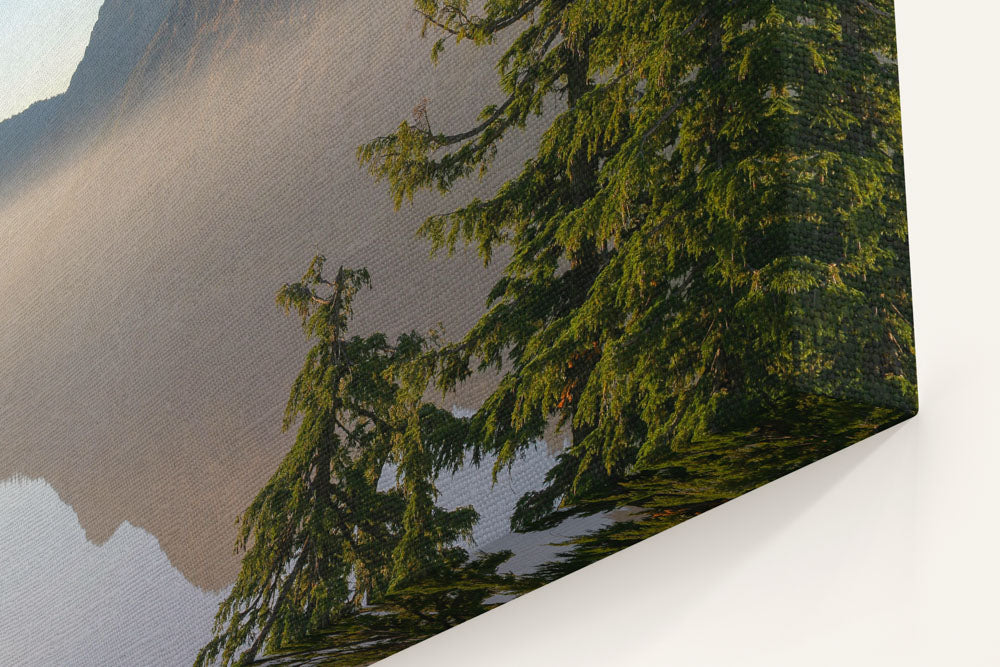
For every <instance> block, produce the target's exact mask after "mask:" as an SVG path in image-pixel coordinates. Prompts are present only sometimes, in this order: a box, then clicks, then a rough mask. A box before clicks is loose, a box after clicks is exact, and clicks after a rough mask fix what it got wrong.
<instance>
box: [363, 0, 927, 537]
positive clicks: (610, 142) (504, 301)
mask: <svg viewBox="0 0 1000 667" xmlns="http://www.w3.org/2000/svg"><path fill="white" fill-rule="evenodd" d="M415 5H416V8H417V11H419V12H420V13H421V14H422V15H423V16H424V18H425V30H427V29H429V30H436V31H439V32H440V33H441V37H440V38H439V39H438V40H437V41H436V42H435V45H434V47H433V49H432V57H433V58H434V59H437V58H438V57H440V56H441V54H442V53H443V51H444V50H445V47H446V44H447V43H448V41H449V40H452V39H453V40H454V41H455V42H463V41H466V40H468V41H471V42H473V43H474V44H477V45H486V44H492V43H496V42H499V41H502V42H503V43H505V44H508V45H509V46H508V47H507V48H506V50H505V51H504V52H503V55H502V56H501V57H500V59H499V61H498V63H497V70H498V76H499V83H500V87H501V88H502V90H503V92H504V94H505V95H506V99H504V100H503V101H502V102H501V103H499V104H496V105H491V106H487V107H485V108H484V109H483V111H482V113H481V115H480V117H479V119H478V121H477V122H476V124H475V125H474V126H473V127H471V128H469V129H468V130H465V131H454V132H450V131H444V130H442V129H440V128H436V127H435V124H434V122H433V108H434V104H433V102H431V103H430V104H428V105H426V106H425V105H422V106H421V107H419V110H418V112H417V113H416V117H415V118H414V120H413V121H408V122H404V123H403V124H402V125H401V126H400V127H399V128H398V129H397V130H396V131H395V132H394V133H392V134H390V135H388V136H385V137H381V138H378V139H376V140H374V141H372V142H371V143H369V144H367V145H365V146H363V147H362V148H361V149H359V159H360V160H361V161H362V162H363V163H364V164H366V165H367V166H368V168H369V169H370V171H371V173H372V174H373V175H374V176H375V177H377V178H378V179H385V180H386V181H387V182H388V184H389V187H390V191H391V194H392V196H393V198H394V200H395V202H396V205H397V206H399V205H401V204H402V203H403V202H404V201H405V200H407V199H410V198H412V197H413V196H414V194H415V193H416V192H418V191H419V190H421V189H425V188H431V189H438V190H441V191H445V192H446V191H448V190H450V189H451V188H452V187H453V185H454V184H455V182H456V181H457V180H458V179H461V178H464V177H467V176H469V175H471V174H473V173H476V172H479V173H482V172H483V171H484V170H487V169H489V168H490V165H491V163H492V161H493V160H494V159H495V157H496V155H497V153H498V151H499V149H500V144H501V142H502V140H503V139H504V138H505V137H506V136H507V134H508V133H509V132H511V131H515V130H517V129H519V128H523V127H524V126H525V125H526V123H527V122H528V121H529V119H530V118H531V117H533V116H543V115H545V114H549V116H548V117H549V118H551V123H550V125H549V127H548V129H547V131H546V132H545V134H544V136H543V138H542V140H541V142H540V145H539V147H538V151H537V154H536V155H534V156H533V157H532V158H531V159H530V160H528V161H527V163H526V164H525V167H524V169H523V171H522V172H521V173H520V174H519V175H518V176H516V177H515V178H513V179H511V180H510V181H508V182H507V183H505V184H504V185H503V186H502V187H500V188H499V189H498V190H497V191H496V193H495V194H494V195H493V196H492V197H490V198H488V199H486V200H479V199H477V200H473V201H471V202H468V203H467V204H466V205H464V206H461V207H460V208H458V209H457V210H455V211H453V212H450V213H447V214H443V215H436V216H432V217H430V218H429V219H427V220H426V221H425V222H424V223H423V225H422V226H421V227H420V233H421V234H422V235H423V236H425V237H427V238H428V239H429V240H430V242H431V243H432V245H433V247H434V248H435V249H445V250H448V251H451V250H453V249H454V248H455V247H456V246H457V245H459V244H463V243H464V244H471V245H474V246H476V247H477V248H478V251H479V253H480V255H481V256H482V258H483V260H484V262H486V263H489V262H491V261H492V259H493V257H494V252H495V250H496V249H497V248H498V247H499V246H508V247H509V248H510V250H511V253H512V254H511V258H510V260H509V261H508V263H507V264H506V266H505V267H504V274H503V277H502V278H501V279H500V280H499V282H498V283H497V284H496V285H495V287H494V289H493V291H492V293H491V294H490V297H489V309H488V311H487V312H486V314H485V315H484V316H483V317H482V318H481V319H480V320H479V322H478V323H477V324H476V325H475V326H474V327H473V328H472V330H471V331H469V332H468V334H467V335H466V336H465V337H464V339H462V340H461V341H458V342H456V343H454V344H452V345H448V346H445V347H444V348H442V349H440V350H439V351H437V352H435V354H434V364H435V365H436V370H435V373H436V376H437V382H438V384H439V386H440V387H441V388H442V389H444V390H445V391H448V390H452V389H454V388H455V387H456V386H457V384H458V383H459V382H460V381H462V380H463V379H465V378H467V377H468V376H469V375H471V374H472V373H474V372H477V371H483V370H487V369H497V370H499V371H500V373H501V377H500V381H499V386H498V388H497V389H496V391H494V392H493V394H492V395H491V396H490V397H489V398H488V399H487V400H486V402H485V404H484V405H483V406H482V408H481V409H480V410H479V412H478V414H477V415H476V417H475V419H474V424H473V431H474V434H475V437H474V438H473V441H474V443H475V445H476V446H477V447H481V448H483V449H484V450H486V451H490V452H493V453H495V454H497V457H498V458H497V467H498V468H500V467H502V466H504V465H506V464H509V463H510V462H511V461H512V460H513V459H514V457H516V456H517V454H518V452H520V451H521V450H523V449H524V448H525V447H527V446H529V445H530V444H531V443H533V442H535V441H536V440H537V439H538V438H539V437H541V436H542V435H543V434H544V433H545V430H546V428H547V427H548V426H549V425H550V424H551V423H552V422H553V421H555V422H557V423H558V424H559V425H560V426H562V427H564V428H565V429H567V430H568V432H569V434H570V446H569V449H568V450H567V451H566V452H565V453H564V455H563V456H562V457H561V460H560V463H559V464H558V465H557V466H556V467H555V468H554V469H553V470H552V471H551V472H550V474H549V478H548V481H549V485H548V487H547V488H546V489H545V490H543V491H541V492H539V493H534V494H529V496H526V497H525V498H524V499H522V503H521V505H520V507H519V511H518V514H517V516H516V520H515V525H517V526H520V527H525V526H528V525H530V524H532V522H537V521H538V520H540V519H542V518H543V517H544V516H545V515H546V514H547V513H548V512H551V510H552V509H553V507H555V506H556V505H557V504H559V503H563V504H566V503H569V502H572V501H573V499H574V498H580V497H582V496H584V495H586V494H587V493H589V492H592V491H595V490H600V489H602V488H607V487H608V485H609V484H610V483H611V482H612V481H613V480H616V479H620V478H622V477H623V476H625V475H628V474H630V473H632V472H634V471H636V470H637V469H640V468H642V467H643V466H648V465H651V464H652V463H653V462H657V464H658V465H663V464H664V462H669V460H670V458H671V457H681V458H683V457H682V453H683V450H684V448H685V447H686V446H687V444H686V443H690V442H691V441H692V440H696V439H699V438H709V437H712V436H713V434H718V433H725V432H726V431H727V430H731V429H735V428H739V427H740V426H741V425H742V424H744V423H746V422H749V421H755V422H756V423H761V422H764V421H768V420H771V421H774V422H775V423H780V422H781V421H782V419H783V417H782V415H786V414H787V413H788V411H789V410H791V411H794V410H795V409H797V408H799V407H801V406H802V405H803V404H815V402H816V401H821V400H823V398H824V397H836V398H837V399H845V398H846V399H847V400H848V402H850V401H856V402H858V403H866V404H871V405H876V406H884V407H886V408H889V409H890V410H891V411H894V412H892V416H890V417H888V418H887V419H888V421H892V420H893V419H897V418H899V417H902V416H904V415H907V414H910V413H912V412H913V411H914V410H915V408H916V393H915V368H914V350H913V335H912V324H911V322H912V317H911V314H910V298H909V291H908V273H909V269H908V265H907V255H906V250H905V244H906V224H905V217H904V210H905V205H904V193H903V181H902V146H901V138H900V123H899V100H898V89H897V84H896V81H897V73H896V68H895V50H894V48H895V46H894V25H893V19H892V13H891V12H892V3H891V1H890V0H870V1H869V0H863V1H858V0H811V1H809V2H804V1H803V0H747V1H745V2H735V1H733V0H607V1H605V2H585V1H575V0H488V1H487V2H486V3H485V4H484V5H483V9H482V11H480V12H479V13H476V12H475V11H474V10H473V3H470V2H468V0H416V3H415ZM508 32H513V34H511V35H508V34H506V33H508ZM554 107H558V109H557V111H556V112H553V111H552V109H553V108H554ZM838 414H839V413H838ZM859 416H860V415H859ZM884 424H885V421H883V422H882V424H881V425H884ZM788 455H789V456H790V457H791V459H790V460H789V461H788V462H787V463H788V465H793V464H794V465H800V464H802V463H804V462H807V461H808V460H809V459H808V457H807V456H805V455H804V454H803V455H802V456H801V457H800V458H797V459H795V455H793V454H792V453H791V452H790V453H789V454H788ZM792 459H794V460H792ZM786 467H787V466H786Z"/></svg>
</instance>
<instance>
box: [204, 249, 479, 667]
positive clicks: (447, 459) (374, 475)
mask: <svg viewBox="0 0 1000 667" xmlns="http://www.w3.org/2000/svg"><path fill="white" fill-rule="evenodd" d="M324 261H325V260H324V258H323V257H321V256H320V257H317V258H315V259H314V260H313V262H312V263H311V265H310V266H309V269H308V271H307V272H306V274H305V276H304V277H303V278H302V280H301V281H300V282H298V283H295V284H291V285H285V286H284V287H283V288H282V289H281V291H280V292H279V293H278V296H277V302H278V305H279V306H280V307H281V308H282V309H284V310H285V312H286V313H292V312H294V313H295V314H296V315H298V316H299V317H300V318H301V320H302V326H303V329H304V330H305V332H306V334H307V336H308V337H309V338H312V339H314V340H315V341H316V342H315V345H314V346H313V347H312V349H310V350H309V353H308V355H307V356H306V361H305V363H304V365H303V367H302V370H301V372H300V373H299V375H298V377H297V378H296V379H295V382H294V384H293V386H292V390H291V396H290V398H289V400H288V405H287V407H286V410H285V417H284V428H286V429H288V428H291V427H292V426H293V425H294V424H295V423H296V421H298V422H299V429H298V435H297V438H296V440H295V444H294V446H293V447H292V449H291V451H290V452H289V453H288V454H287V455H286V456H285V458H284V460H283V461H282V463H281V465H280V466H279V468H278V470H277V471H276V472H275V474H274V475H273V476H272V478H271V479H270V481H269V482H268V483H267V484H266V485H265V486H264V488H263V489H262V490H261V491H260V492H259V493H258V495H257V497H256V498H255V499H254V500H253V502H252V503H251V504H250V506H249V507H248V508H247V510H246V511H245V512H244V513H243V515H242V516H241V517H240V520H239V524H240V532H239V538H238V541H237V549H238V550H240V551H243V552H244V555H243V560H242V565H241V569H240V573H239V576H238V578H237V580H236V583H235V585H234V586H233V589H232V591H231V592H230V594H229V596H228V597H227V598H226V599H225V600H224V601H223V603H222V604H221V605H220V609H219V612H218V615H217V616H216V622H215V636H214V637H213V639H212V640H211V641H210V642H209V643H208V644H207V645H206V646H205V647H204V648H203V649H202V650H201V652H200V653H199V654H198V657H197V661H196V662H195V665H196V666H197V667H201V666H202V665H208V664H214V663H215V662H216V661H219V662H221V664H223V665H230V664H236V663H240V664H243V663H247V662H251V661H252V660H253V659H254V658H255V657H256V656H257V655H258V654H259V653H260V652H261V651H262V650H264V649H267V650H268V651H274V650H277V649H278V648H280V647H281V646H283V645H286V644H287V643H289V642H292V641H296V640H299V639H301V638H302V637H304V636H306V635H307V634H309V633H314V632H317V631H319V630H322V629H324V628H326V627H328V626H330V625H331V624H333V623H335V622H336V621H338V620H341V621H342V620H343V619H345V618H347V617H350V616H351V615H356V614H359V613H362V612H363V611H364V610H365V609H366V608H367V607H368V606H370V605H372V604H375V603H376V602H377V601H378V600H380V599H381V598H383V597H384V596H385V595H387V594H388V593H390V592H392V591H393V590H394V588H395V587H396V583H397V582H400V581H402V580H403V579H405V577H404V576H403V574H402V573H403V572H404V571H408V572H410V573H412V574H414V575H416V574H418V573H419V572H420V571H422V570H424V571H426V570H433V569H434V568H435V567H439V566H440V561H442V560H447V561H448V563H449V564H451V565H456V564H459V563H458V561H464V560H465V559H467V554H466V552H465V550H464V549H463V548H461V547H459V546H455V542H456V541H457V540H458V539H459V538H461V537H463V536H468V535H469V531H470V530H471V527H472V525H473V524H474V523H475V521H476V519H477V516H476V513H475V511H474V510H473V509H472V508H468V507H465V508H459V509H455V510H450V511H447V510H444V509H441V508H440V507H437V506H436V505H435V499H436V494H437V492H436V489H435V487H434V479H435V478H436V476H437V474H438V473H440V471H441V470H442V469H444V468H446V467H451V468H454V467H455V466H456V465H458V463H457V462H456V460H457V461H461V460H462V459H463V458H464V450H463V444H464V438H465V437H466V436H467V432H466V431H465V429H464V427H463V422H462V421H461V420H459V419H457V418H455V417H452V416H451V415H450V414H449V413H447V412H445V411H443V410H440V409H438V408H435V407H434V406H430V405H424V404H422V403H421V402H420V401H419V400H416V399H411V400H407V401H405V402H404V401H400V396H399V395H400V389H399V385H398V384H397V383H396V381H395V374H396V370H395V369H396V368H397V366H398V367H401V368H405V367H406V361H407V359H408V358H411V357H413V356H414V355H415V354H416V353H418V352H419V351H420V350H422V348H423V341H422V339H421V338H420V337H419V336H416V335H413V334H410V335H404V336H401V337H400V339H399V340H398V342H397V343H396V344H395V345H390V344H389V343H388V342H387V340H386V338H385V336H384V335H383V334H373V335H371V336H368V337H359V336H352V337H349V336H348V333H347V332H348V324H349V321H350V319H351V314H352V303H353V301H354V298H355V296H356V295H357V293H358V291H359V290H360V289H362V288H363V287H365V286H367V285H368V284H369V276H368V273H367V271H365V270H350V269H345V268H340V269H339V270H338V271H337V273H336V276H335V277H334V278H333V279H332V280H328V279H327V278H326V277H325V276H324V273H323V269H324ZM390 464H395V465H396V466H397V469H398V483H397V484H395V485H389V486H388V487H387V488H384V489H380V488H379V480H380V479H381V478H382V477H383V473H384V471H385V470H387V466H389V465H390ZM383 486H386V485H384V484H383ZM390 554H391V555H390ZM487 597H488V595H487Z"/></svg>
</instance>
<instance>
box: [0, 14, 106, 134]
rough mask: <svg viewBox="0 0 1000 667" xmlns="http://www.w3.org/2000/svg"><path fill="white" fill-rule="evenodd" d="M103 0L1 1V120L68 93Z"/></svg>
mask: <svg viewBox="0 0 1000 667" xmlns="http://www.w3.org/2000/svg"><path fill="white" fill-rule="evenodd" d="M101 4H103V0H0V120H2V119H4V118H8V117H10V116H13V115H14V114H16V113H19V112H21V111H23V110H24V109H26V108H28V106H30V105H31V103H32V102H36V101H38V100H42V99H45V98H48V97H52V96H53V95H57V94H59V93H61V92H63V91H65V90H66V86H67V85H69V80H70V77H71V76H73V71H74V70H75V69H76V66H77V64H78V63H79V62H80V59H81V58H83V52H84V49H86V48H87V42H88V41H89V39H90V31H91V30H92V29H93V27H94V23H95V22H96V21H97V11H98V9H100V7H101Z"/></svg>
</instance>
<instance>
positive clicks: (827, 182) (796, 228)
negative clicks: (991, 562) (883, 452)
mask: <svg viewBox="0 0 1000 667" xmlns="http://www.w3.org/2000/svg"><path fill="white" fill-rule="evenodd" d="M0 305H2V308H3V317H2V318H0V571H2V572H3V573H4V574H3V577H4V579H3V581H2V582H0V663H2V664H11V665H54V664H74V665H136V664H149V665H154V664H157V665H159V664H162V665H196V666H199V667H200V666H207V665H236V664H264V665H300V664H308V665H321V664H322V665H367V664H371V663H374V662H376V661H378V660H380V659H382V658H384V657H387V656H389V655H391V654H393V653H396V652H398V651H401V650H403V649H405V648H406V647H408V646H410V645H413V644H414V643H416V642H419V641H421V640H423V639H426V638H428V637H431V636H433V635H435V634H437V633H440V632H442V631H444V630H446V629H448V628H451V627H454V626H456V625H458V624H461V623H462V622H464V621H466V620H468V619H471V618H473V617H475V616H478V615H479V614H482V613H484V612H487V611H489V610H490V609H493V608H494V607H496V606H498V605H501V604H503V603H505V602H507V601H509V600H511V599H513V598H515V597H517V596H519V595H522V594H524V593H527V592H529V591H531V590H534V589H536V588H538V587H540V586H543V585H545V584H546V583H548V582H550V581H553V580H554V579H557V578H559V577H562V576H564V575H566V574H568V573H571V572H573V571H576V570H578V569H580V568H582V567H585V566H587V565H588V564H591V563H594V562H596V561H598V560H600V559H602V558H604V557H606V556H609V555H611V554H613V553H615V552H617V551H619V550H621V549H624V548H626V547H628V546H630V545H632V544H635V543H637V542H639V541H641V540H643V539H645V538H647V537H649V536H652V535H655V534H657V533H659V532H660V531H662V530H665V529H667V528H670V527H672V526H674V525H677V524H678V523H681V522H683V521H686V520H688V519H691V518H693V517H695V516H697V515H699V514H701V513H703V512H706V511H708V510H711V509H713V508H715V507H717V506H719V505H721V504H723V503H725V502H726V501H728V500H730V499H733V498H735V497H737V496H739V495H741V494H743V493H746V492H748V491H751V490H753V489H754V488H756V487H758V486H760V485H762V484H765V483H767V482H769V481H772V480H774V479H776V478H778V477H781V476H783V475H785V474H788V473H791V472H793V471H795V470H796V469H798V468H800V467H802V466H804V465H807V464H809V463H812V462H814V461H816V460H818V459H820V458H822V457H824V456H827V455H829V454H831V453H834V452H836V451H838V450H840V449H842V448H844V447H846V446H848V445H850V444H852V443H855V442H857V441H859V440H862V439H864V438H866V437H868V436H870V435H872V434H874V433H876V432H878V431H880V430H882V429H885V428H888V427H890V426H892V425H894V424H896V423H898V422H900V421H902V420H905V419H907V418H909V417H911V416H912V415H914V414H915V413H916V410H917V388H916V369H915V356H914V355H915V347H914V334H913V319H912V311H911V294H910V270H909V260H908V250H907V228H906V200H905V191H904V178H903V147H902V138H901V128H900V108H899V88H898V75H897V69H896V50H895V25H894V19H893V6H892V2H891V1H888V0H860V1H859V0H851V1H846V0H797V1H793V0H767V1H765V0H744V1H741V2H732V1H730V0H629V1H628V2H619V1H617V0H603V1H601V2H593V1H583V0H488V1H486V2H474V1H471V0H384V1H382V2H346V1H338V0H325V1H323V0H249V1H247V0H244V1H237V0H142V1H140V0H106V1H105V2H104V4H103V6H101V8H100V12H99V14H98V16H97V21H96V24H95V25H94V28H93V32H92V34H91V37H90V41H89V44H88V46H87V48H86V52H85V54H84V55H83V58H82V60H81V61H80V63H79V66H78V67H77V69H76V72H75V74H74V75H73V78H72V80H71V82H70V84H69V87H68V89H67V90H66V92H64V93H62V94H59V95H57V96H55V97H52V98H49V99H46V100H41V101H38V102H36V103H34V104H32V105H31V106H30V107H28V108H27V109H26V110H25V111H23V112H21V113H19V114H17V115H15V116H13V117H11V118H8V119H6V120H4V121H3V122H0Z"/></svg>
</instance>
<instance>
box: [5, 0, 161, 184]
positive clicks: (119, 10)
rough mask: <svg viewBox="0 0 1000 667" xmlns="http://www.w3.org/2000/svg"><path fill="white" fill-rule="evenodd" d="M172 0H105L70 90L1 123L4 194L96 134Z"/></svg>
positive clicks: (106, 119) (71, 82) (106, 118)
mask: <svg viewBox="0 0 1000 667" xmlns="http://www.w3.org/2000/svg"><path fill="white" fill-rule="evenodd" d="M172 2H173V0H107V1H106V2H105V3H104V4H103V5H102V6H101V9H100V11H99V13H98V17H97V22H96V23H95V25H94V29H93V31H92V32H91V35H90V42H89V43H88V45H87V49H86V52H85V53H84V56H83V59H82V60H81V61H80V64H79V66H78V67H77V69H76V71H75V72H74V74H73V77H72V79H71V80H70V83H69V87H68V88H67V89H66V92H64V93H62V94H60V95H56V96H54V97H51V98H49V99H47V100H42V101H40V102H36V103H35V104H33V105H31V106H30V107H28V108H27V109H25V110H24V111H23V112H21V113H19V114H17V115H16V116H13V117H12V118H8V119H7V120H5V121H3V122H2V123H0V194H2V193H3V192H4V191H7V190H9V189H10V187H12V186H13V185H14V184H16V183H19V182H23V181H24V180H25V179H26V178H29V177H31V176H37V175H38V174H39V172H41V171H43V170H44V169H45V168H46V167H47V166H48V165H51V164H52V163H53V162H54V161H55V160H57V159H58V158H60V157H65V156H66V155H67V154H68V153H69V151H70V150H71V149H72V148H76V147H78V146H79V145H80V144H81V143H82V142H84V141H86V140H88V139H91V138H93V137H94V136H95V135H96V133H97V131H98V130H99V129H100V128H101V127H103V126H104V124H105V123H106V122H107V121H108V119H109V118H110V112H111V109H113V107H114V103H115V100H116V99H117V98H118V96H119V95H120V94H121V93H122V91H123V90H124V88H125V83H126V82H127V81H128V78H129V75H130V74H131V73H132V71H133V70H134V69H135V67H136V66H137V65H138V63H139V61H140V59H141V58H142V57H143V55H144V54H145V53H146V52H147V50H148V47H149V43H150V41H151V40H152V39H153V37H154V35H155V34H156V31H157V29H159V28H160V27H161V25H162V24H163V21H164V18H165V17H166V15H167V11H168V9H169V8H170V6H171V4H172Z"/></svg>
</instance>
